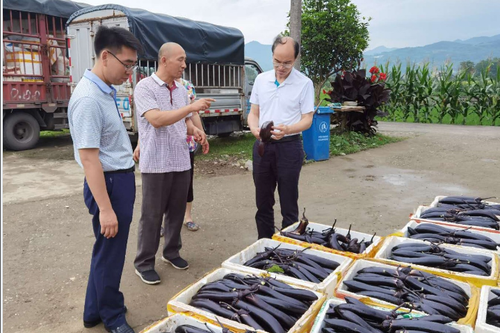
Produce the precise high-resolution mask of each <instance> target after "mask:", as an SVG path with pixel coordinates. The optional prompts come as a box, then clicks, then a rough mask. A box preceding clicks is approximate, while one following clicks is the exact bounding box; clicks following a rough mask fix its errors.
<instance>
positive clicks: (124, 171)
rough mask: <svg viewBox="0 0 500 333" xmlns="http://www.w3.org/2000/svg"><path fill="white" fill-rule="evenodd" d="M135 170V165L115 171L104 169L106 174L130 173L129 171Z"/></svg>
mask: <svg viewBox="0 0 500 333" xmlns="http://www.w3.org/2000/svg"><path fill="white" fill-rule="evenodd" d="M134 171H135V166H133V167H131V168H128V169H120V170H113V171H104V173H105V174H106V175H109V174H112V173H129V172H134Z"/></svg>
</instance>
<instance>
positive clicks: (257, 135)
mask: <svg viewBox="0 0 500 333" xmlns="http://www.w3.org/2000/svg"><path fill="white" fill-rule="evenodd" d="M250 132H252V134H253V136H255V138H256V139H257V140H260V128H258V127H254V128H251V129H250Z"/></svg>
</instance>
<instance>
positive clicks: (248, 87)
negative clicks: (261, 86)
mask: <svg viewBox="0 0 500 333" xmlns="http://www.w3.org/2000/svg"><path fill="white" fill-rule="evenodd" d="M262 72H263V71H262V68H260V66H259V64H258V63H257V62H256V61H253V60H248V59H247V60H245V105H246V106H245V112H244V113H243V118H244V123H245V126H248V122H247V118H248V114H249V113H250V96H251V95H252V88H253V83H254V81H255V78H256V77H257V75H259V74H260V73H262Z"/></svg>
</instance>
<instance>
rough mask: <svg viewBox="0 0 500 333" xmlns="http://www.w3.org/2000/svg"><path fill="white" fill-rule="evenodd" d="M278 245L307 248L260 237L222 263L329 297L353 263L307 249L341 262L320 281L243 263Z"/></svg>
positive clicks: (344, 258) (289, 247)
mask: <svg viewBox="0 0 500 333" xmlns="http://www.w3.org/2000/svg"><path fill="white" fill-rule="evenodd" d="M278 245H279V248H278V249H290V250H294V251H295V250H299V251H302V250H304V249H305V248H304V247H302V246H299V245H294V244H289V243H283V242H279V241H276V240H272V239H260V240H258V241H257V242H255V243H253V244H252V245H250V246H248V247H247V248H246V249H244V250H243V251H241V252H239V253H237V254H235V255H234V256H232V257H231V258H229V259H227V260H226V261H224V262H223V263H222V267H224V268H228V269H233V270H237V271H240V272H243V273H246V274H254V275H259V276H262V275H270V276H271V277H273V278H275V279H277V280H279V281H283V282H285V283H288V284H291V285H296V286H301V287H303V288H306V289H309V290H313V291H317V292H320V293H324V294H326V296H327V297H333V290H334V289H335V286H336V284H337V281H338V278H339V276H341V275H342V274H343V273H345V271H346V270H347V268H348V267H349V266H350V265H351V263H352V259H350V258H348V257H345V256H341V255H337V254H333V253H328V252H324V251H318V250H314V249H307V250H306V251H305V253H307V254H310V255H314V256H317V257H322V258H325V259H328V260H334V261H336V262H338V263H339V267H337V268H336V269H335V270H334V271H333V272H332V273H331V274H330V275H328V277H327V278H326V279H325V280H323V281H322V282H320V283H314V282H309V281H304V280H301V279H298V278H294V277H291V276H286V275H283V274H277V273H269V272H267V271H265V270H262V269H257V268H253V267H248V266H245V265H243V264H244V263H245V262H246V261H248V260H250V259H252V258H253V257H255V256H256V255H257V253H258V252H264V251H265V248H266V247H271V248H275V247H277V246H278Z"/></svg>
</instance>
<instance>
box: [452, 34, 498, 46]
mask: <svg viewBox="0 0 500 333" xmlns="http://www.w3.org/2000/svg"><path fill="white" fill-rule="evenodd" d="M499 40H500V35H495V36H491V37H484V36H483V37H474V38H470V39H466V40H460V39H457V40H456V41H455V42H457V43H464V44H471V45H478V44H482V43H491V42H494V41H499Z"/></svg>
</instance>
